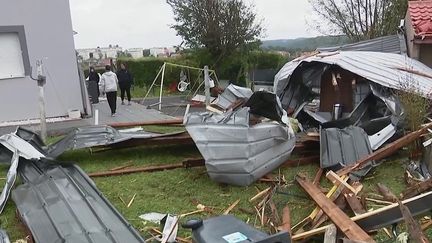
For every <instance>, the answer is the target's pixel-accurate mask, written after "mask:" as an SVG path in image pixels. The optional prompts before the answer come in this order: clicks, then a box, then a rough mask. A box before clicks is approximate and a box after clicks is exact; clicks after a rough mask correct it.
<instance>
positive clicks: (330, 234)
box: [324, 224, 337, 243]
mask: <svg viewBox="0 0 432 243" xmlns="http://www.w3.org/2000/svg"><path fill="white" fill-rule="evenodd" d="M336 237H337V228H336V226H335V225H334V224H332V225H330V227H328V228H327V229H326V231H325V234H324V243H336V240H337V238H336Z"/></svg>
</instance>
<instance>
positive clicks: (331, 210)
mask: <svg viewBox="0 0 432 243" xmlns="http://www.w3.org/2000/svg"><path fill="white" fill-rule="evenodd" d="M296 180H297V182H298V183H299V184H300V186H301V187H302V188H303V189H304V190H305V191H306V192H307V193H308V194H309V196H310V197H311V198H312V199H313V200H314V201H315V202H316V203H317V204H318V206H319V207H320V208H321V209H322V210H323V211H324V212H325V214H327V215H328V217H329V218H330V219H331V220H332V221H333V223H334V224H335V225H336V226H337V227H338V228H339V229H340V230H341V231H342V232H343V233H344V234H345V235H346V236H347V237H348V238H349V239H352V240H363V241H367V242H374V240H373V239H372V238H371V237H370V236H369V235H368V234H367V233H366V232H364V231H363V230H362V228H360V227H359V226H358V225H357V224H356V223H354V222H353V221H352V220H351V219H350V218H349V217H348V216H347V215H346V214H345V213H344V212H343V211H342V210H341V209H340V208H339V207H338V206H336V204H334V203H333V202H332V201H331V200H329V199H328V198H327V197H326V196H325V195H324V194H323V193H322V192H321V190H320V189H319V188H318V187H317V186H315V185H314V184H312V183H311V182H309V181H307V180H306V179H305V178H302V177H300V176H297V177H296Z"/></svg>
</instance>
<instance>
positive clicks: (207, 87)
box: [204, 66, 210, 106]
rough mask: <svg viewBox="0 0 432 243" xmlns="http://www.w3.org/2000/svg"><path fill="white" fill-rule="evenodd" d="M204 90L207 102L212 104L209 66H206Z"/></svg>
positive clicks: (207, 104)
mask: <svg viewBox="0 0 432 243" xmlns="http://www.w3.org/2000/svg"><path fill="white" fill-rule="evenodd" d="M204 92H205V104H206V106H209V105H210V75H209V68H208V66H204Z"/></svg>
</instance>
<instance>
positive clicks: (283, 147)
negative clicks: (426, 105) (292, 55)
mask: <svg viewBox="0 0 432 243" xmlns="http://www.w3.org/2000/svg"><path fill="white" fill-rule="evenodd" d="M407 77H408V78H409V80H415V82H416V83H417V84H418V85H419V91H421V92H420V95H423V96H424V97H425V98H430V95H429V94H430V93H431V92H432V70H431V69H429V68H428V67H426V66H424V65H423V64H421V63H418V62H417V61H414V60H412V59H410V58H408V57H406V56H402V55H396V54H388V53H371V52H333V53H318V54H314V55H313V56H309V57H302V58H299V59H296V60H294V61H291V62H289V63H287V64H286V65H285V66H284V67H283V68H282V69H281V70H280V71H279V73H278V74H277V75H276V77H275V84H274V85H275V89H274V90H275V91H276V93H275V94H273V93H269V92H265V91H258V92H254V93H253V92H252V91H251V90H249V89H246V88H241V87H238V86H234V85H230V86H228V88H227V89H225V91H224V92H223V93H222V94H220V95H219V97H218V98H217V99H216V100H214V102H213V104H212V105H211V106H209V107H207V109H208V111H207V112H201V113H189V114H186V115H185V117H184V119H183V123H184V125H185V128H186V130H187V133H170V134H156V133H148V132H144V131H141V129H132V130H123V131H121V130H117V129H115V128H113V127H109V126H93V127H87V128H78V129H76V130H74V131H73V132H71V133H70V134H68V135H67V136H66V137H64V138H63V139H61V140H60V141H58V142H56V143H54V144H52V145H46V144H44V143H43V142H42V141H41V140H40V138H39V137H38V135H37V134H35V133H33V132H30V131H28V130H24V129H18V130H17V132H16V133H13V134H8V135H4V136H2V137H0V161H1V162H5V161H10V163H11V166H10V170H9V173H8V175H7V178H6V186H5V187H4V189H3V192H2V194H1V197H0V206H1V207H0V209H3V207H4V205H5V203H6V200H7V198H8V196H9V194H10V192H11V191H12V199H13V200H14V202H15V204H16V205H17V208H18V212H19V214H20V217H21V219H22V221H23V222H24V223H25V225H26V226H27V227H28V228H29V230H30V231H31V233H32V235H33V238H34V239H35V240H36V241H40V242H54V241H76V240H78V241H82V242H143V241H144V239H143V238H142V237H141V236H140V234H139V233H138V231H137V230H135V229H134V228H133V227H131V226H130V224H129V223H128V222H127V221H126V220H125V219H124V218H123V216H121V215H120V213H119V212H118V211H117V210H116V209H115V208H114V207H113V206H112V205H111V204H110V203H109V202H108V201H107V200H106V199H105V198H104V197H103V196H102V194H101V192H100V191H99V190H98V189H97V188H96V187H95V185H94V182H93V181H92V180H91V179H90V177H99V176H115V175H124V174H130V173H140V172H153V171H161V170H168V169H177V168H190V167H198V166H205V168H206V170H207V173H208V175H209V177H210V179H212V180H214V181H215V182H218V183H223V184H231V185H236V186H250V185H251V184H252V183H254V182H258V183H259V184H256V186H255V187H256V188H257V194H256V195H254V196H252V197H251V198H250V199H249V201H248V204H249V205H250V208H242V207H240V205H241V204H242V202H241V200H240V198H230V200H227V204H226V206H225V207H224V208H223V209H220V208H219V209H215V208H213V207H206V206H203V205H200V204H198V206H197V210H196V211H192V212H189V213H185V214H177V215H175V214H173V212H170V213H167V214H164V215H166V218H167V219H166V221H165V223H162V224H161V225H163V227H162V228H159V229H158V228H156V227H153V228H150V229H149V232H150V234H151V235H152V237H151V238H150V240H153V239H156V240H157V239H158V240H159V241H161V242H175V241H177V242H191V239H192V241H194V242H197V243H210V242H218V241H221V242H222V241H223V240H225V241H227V242H241V241H242V240H243V241H246V240H248V241H250V242H272V243H273V242H291V241H293V242H298V241H300V242H301V241H307V240H312V239H318V240H322V239H323V237H324V239H325V242H332V243H333V242H336V241H337V240H340V239H343V240H346V241H347V242H350V241H352V242H354V241H355V242H374V236H375V234H376V233H377V232H378V231H382V232H384V233H385V235H387V236H388V238H391V239H396V238H404V237H405V238H409V239H410V240H413V241H416V242H428V239H427V238H426V236H425V235H424V233H423V231H424V230H425V229H427V228H429V227H431V226H432V219H431V218H430V212H431V210H432V204H431V203H430V201H431V200H432V177H431V174H432V173H431V172H432V145H431V144H432V139H431V134H432V123H425V124H423V125H422V126H421V127H419V128H418V130H415V131H409V132H407V131H405V130H404V128H405V127H406V124H405V118H406V117H405V113H404V111H405V108H404V107H403V106H402V104H401V102H400V101H399V99H398V97H397V95H395V90H400V89H402V87H401V85H400V82H401V80H402V81H404V80H405V79H406V78H407ZM409 80H408V81H409ZM405 81H406V80H405ZM425 120H426V118H425ZM178 123H179V120H178V119H176V120H173V121H167V122H166V124H178ZM132 125H139V124H116V126H117V127H127V126H132ZM169 142H171V143H173V144H185V143H187V144H192V142H193V143H194V144H195V145H196V146H197V148H198V150H199V152H200V153H201V155H202V158H194V159H188V160H185V161H181V162H179V163H175V164H169V165H166V164H163V165H159V166H147V167H133V164H124V165H119V166H117V167H116V168H112V169H110V170H109V171H100V172H93V173H89V174H88V175H87V174H85V173H84V172H83V171H82V170H81V169H79V168H78V167H77V166H75V165H71V164H60V163H57V161H53V160H50V158H55V157H57V156H59V155H60V154H62V153H63V152H65V151H67V150H73V149H80V148H93V149H95V148H97V149H111V148H125V147H133V146H139V145H155V144H167V143H169ZM413 143H418V144H421V145H422V151H419V153H421V154H420V155H419V157H421V163H417V162H409V163H407V168H406V173H405V174H401V175H395V176H400V178H403V177H404V176H405V179H406V180H407V184H408V186H407V187H406V188H405V190H403V191H402V193H401V195H394V194H393V192H391V191H390V189H388V188H387V187H386V185H385V184H386V181H381V182H380V183H378V185H377V189H376V191H377V193H378V194H377V193H372V192H371V191H370V189H368V190H363V184H362V180H363V179H364V178H365V176H367V174H368V173H369V172H370V171H373V170H374V168H375V167H377V166H379V165H380V163H384V159H386V158H388V157H389V156H391V155H393V154H395V153H397V152H398V151H400V150H401V149H403V148H405V147H407V146H409V145H411V144H413ZM292 154H295V156H292ZM311 163H315V164H316V165H319V168H318V170H317V172H316V174H315V175H314V177H313V178H312V177H310V175H305V174H302V173H298V174H297V176H296V177H295V178H294V179H293V178H285V176H284V175H283V174H282V173H280V172H279V173H278V174H276V173H274V172H275V171H276V170H277V169H279V168H284V167H297V168H298V166H300V165H305V164H311ZM17 175H19V176H20V178H21V179H22V181H23V182H24V184H22V185H19V186H17V187H16V188H15V189H13V184H14V182H15V180H16V177H17ZM324 177H325V179H324ZM321 180H326V181H327V182H329V183H330V185H331V187H330V188H328V189H326V188H322V187H321V184H320V181H321ZM294 183H297V184H298V186H299V187H300V188H301V189H303V190H304V191H305V193H306V195H307V196H308V197H307V198H306V199H308V198H310V199H311V201H313V202H314V203H315V204H316V205H313V206H314V208H313V210H312V211H311V212H310V214H309V215H308V216H307V217H306V218H304V219H303V220H300V221H299V222H295V221H293V219H292V218H291V213H292V210H293V209H290V207H289V206H288V205H287V204H284V205H279V204H277V203H276V202H277V201H276V199H275V198H276V196H278V197H279V196H297V197H303V198H305V197H304V196H302V195H298V194H293V193H292V192H291V191H289V190H290V189H291V188H290V187H291V186H292V185H293V184H294ZM135 196H136V194H134V196H133V197H132V198H131V199H130V201H129V203H126V202H124V204H125V205H126V206H127V207H129V206H130V205H132V203H133V202H134V199H135ZM121 200H122V201H123V199H121ZM308 203H309V202H308ZM311 209H312V208H311ZM235 211H242V212H245V214H248V215H250V216H251V218H252V220H253V219H255V221H254V223H253V225H252V223H250V224H247V223H249V222H246V223H245V222H242V221H241V220H239V219H237V218H235V217H234V216H232V215H230V214H234V212H235ZM0 212H1V210H0ZM60 212H62V213H60ZM78 212H80V213H78ZM82 212H86V213H82ZM177 213H178V212H177ZM204 213H206V214H207V215H206V217H207V218H208V219H205V220H189V221H187V222H186V223H185V224H184V225H183V226H184V227H185V228H188V229H191V230H192V237H191V239H190V238H186V239H185V238H181V237H179V236H178V235H177V233H178V225H179V223H180V220H184V219H185V217H186V216H191V215H196V214H204ZM220 215H222V216H220ZM148 216H151V217H150V219H153V218H154V217H153V216H155V215H154V214H151V215H143V217H142V218H143V219H148V218H149V217H148ZM156 216H157V217H156V218H158V219H159V218H160V217H161V215H156ZM209 216H211V217H209ZM424 216H426V217H424ZM414 217H416V218H417V219H416V218H414ZM418 219H421V220H418ZM248 221H249V219H248ZM41 222H42V223H41ZM401 222H404V224H405V225H406V226H407V227H406V231H407V232H397V227H396V226H397V224H399V223H401ZM65 225H66V226H67V227H66V228H65ZM70 225H72V227H70ZM90 226H91V227H90ZM87 228H92V229H93V230H92V231H91V232H89V231H87V230H86V229H87ZM59 229H60V230H59ZM264 230H266V232H267V233H265V232H263V231H264ZM1 237H4V234H3V232H2V231H0V240H1ZM6 237H7V236H6Z"/></svg>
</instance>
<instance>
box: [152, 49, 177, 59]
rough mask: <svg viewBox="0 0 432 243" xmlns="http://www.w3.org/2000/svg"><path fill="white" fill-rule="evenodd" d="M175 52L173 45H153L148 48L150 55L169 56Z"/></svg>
mask: <svg viewBox="0 0 432 243" xmlns="http://www.w3.org/2000/svg"><path fill="white" fill-rule="evenodd" d="M174 53H176V50H175V48H174V47H154V48H150V56H153V57H170V56H171V55H172V54H174Z"/></svg>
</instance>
